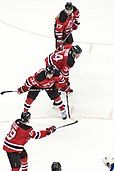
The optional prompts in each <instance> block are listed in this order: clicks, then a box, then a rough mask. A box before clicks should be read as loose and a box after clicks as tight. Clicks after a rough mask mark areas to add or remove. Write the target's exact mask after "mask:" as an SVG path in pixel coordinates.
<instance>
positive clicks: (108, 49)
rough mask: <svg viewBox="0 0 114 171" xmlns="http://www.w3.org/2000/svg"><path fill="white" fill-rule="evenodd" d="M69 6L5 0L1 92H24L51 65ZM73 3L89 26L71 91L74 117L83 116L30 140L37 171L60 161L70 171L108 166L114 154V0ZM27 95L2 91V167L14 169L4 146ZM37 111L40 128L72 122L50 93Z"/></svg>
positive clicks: (79, 36)
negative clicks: (58, 22) (58, 27)
mask: <svg viewBox="0 0 114 171" xmlns="http://www.w3.org/2000/svg"><path fill="white" fill-rule="evenodd" d="M65 3H66V1H64V0H61V1H58V0H48V1H44V0H42V1H38V0H27V1H26V0H10V1H9V0H4V1H2V0H0V80H1V81H0V91H3V90H16V89H17V88H18V87H20V86H21V85H22V84H23V83H24V81H25V79H26V78H27V77H28V76H30V75H33V74H34V73H35V72H36V71H37V70H38V69H40V68H41V67H44V66H45V63H44V59H45V57H46V56H47V55H49V54H50V53H51V52H53V50H54V35H53V25H54V18H55V16H56V15H57V14H58V13H59V12H60V10H62V9H63V8H64V5H65ZM72 3H73V4H75V5H76V6H77V8H79V10H80V23H81V24H80V26H79V28H78V30H76V31H74V32H73V37H74V40H75V42H74V44H79V45H80V46H81V47H82V49H83V53H82V55H81V56H80V58H79V59H77V61H76V64H75V67H73V68H72V69H71V72H70V80H71V87H72V88H73V89H74V92H73V94H72V95H69V105H70V112H71V118H72V120H75V119H78V118H79V119H80V118H81V119H80V120H79V122H78V123H77V124H76V125H72V126H69V127H66V128H62V129H58V130H57V131H56V132H55V133H54V134H52V135H50V136H48V137H46V138H44V139H41V140H30V141H29V142H28V143H27V145H26V146H25V148H26V150H27V152H28V155H29V170H31V171H36V170H40V171H50V170H51V164H52V162H53V161H59V162H60V163H61V165H62V169H63V171H77V170H78V171H83V170H88V171H91V170H93V171H94V170H95V171H96V170H97V171H101V170H104V171H105V170H108V168H106V167H105V166H104V164H103V162H102V160H103V158H104V156H105V155H108V154H110V155H112V156H113V157H114V139H113V130H114V120H113V119H114V50H113V49H114V34H113V31H114V1H113V0H110V1H108V0H105V1H104V0H94V1H91V0H86V1H83V0H80V1H72ZM26 95H27V94H26V93H25V94H22V95H20V96H19V95H18V94H16V93H7V94H4V95H3V96H0V133H1V134H0V171H9V170H11V169H10V165H9V161H8V159H7V156H6V153H5V152H4V151H3V150H2V146H3V141H4V137H5V136H6V134H7V132H8V131H9V128H10V125H11V123H12V121H14V120H15V119H17V118H19V117H20V114H21V112H22V110H23V104H24V100H25V98H26ZM63 98H64V99H63V100H64V101H66V100H65V97H64V95H63ZM43 102H44V103H43ZM31 113H32V121H31V124H32V125H33V127H34V129H35V130H40V129H45V128H46V127H49V126H51V125H56V126H59V125H63V124H65V123H68V122H71V121H70V120H69V119H68V120H67V121H63V120H62V119H61V117H60V113H59V111H58V110H55V109H53V107H52V102H51V101H50V99H49V98H48V97H47V94H46V93H45V92H44V91H42V92H40V94H39V96H38V97H37V99H36V101H35V102H34V103H33V105H32V107H31Z"/></svg>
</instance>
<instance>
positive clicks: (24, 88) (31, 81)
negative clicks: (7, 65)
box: [17, 76, 35, 94]
mask: <svg viewBox="0 0 114 171" xmlns="http://www.w3.org/2000/svg"><path fill="white" fill-rule="evenodd" d="M33 85H35V79H34V76H30V77H29V78H27V79H26V81H25V83H24V85H23V86H21V87H20V88H18V89H17V91H18V94H22V93H24V92H26V91H28V90H29V89H30V87H32V86H33Z"/></svg>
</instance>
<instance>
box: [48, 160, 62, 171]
mask: <svg viewBox="0 0 114 171" xmlns="http://www.w3.org/2000/svg"><path fill="white" fill-rule="evenodd" d="M51 171H62V168H61V164H60V163H59V162H53V163H52V165H51Z"/></svg>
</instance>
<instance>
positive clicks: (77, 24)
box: [73, 19, 80, 30]
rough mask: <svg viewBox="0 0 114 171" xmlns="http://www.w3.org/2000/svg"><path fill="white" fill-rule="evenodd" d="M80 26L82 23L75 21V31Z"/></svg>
mask: <svg viewBox="0 0 114 171" xmlns="http://www.w3.org/2000/svg"><path fill="white" fill-rule="evenodd" d="M79 25H80V23H79V22H78V21H77V20H76V19H75V20H74V23H73V30H76V29H77V28H78V26H79Z"/></svg>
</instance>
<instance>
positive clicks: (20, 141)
mask: <svg viewBox="0 0 114 171" xmlns="http://www.w3.org/2000/svg"><path fill="white" fill-rule="evenodd" d="M46 135H47V134H46V131H45V130H44V131H39V132H36V131H34V130H33V128H32V127H31V126H29V125H25V124H23V123H22V122H21V120H20V119H17V120H16V121H15V122H14V123H13V124H12V126H11V130H10V132H9V133H8V134H7V136H6V137H5V141H4V145H3V149H4V150H5V151H6V152H21V151H22V150H23V148H24V145H25V144H26V143H27V142H28V140H29V139H30V138H35V139H37V138H43V137H45V136H46Z"/></svg>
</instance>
